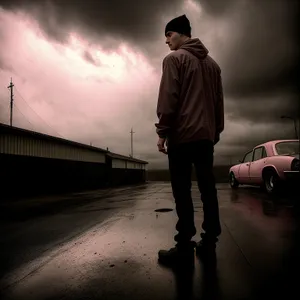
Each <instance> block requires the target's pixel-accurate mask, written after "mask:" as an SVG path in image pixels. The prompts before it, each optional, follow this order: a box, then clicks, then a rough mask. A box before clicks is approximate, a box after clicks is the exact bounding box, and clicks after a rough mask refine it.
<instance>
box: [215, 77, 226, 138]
mask: <svg viewBox="0 0 300 300" xmlns="http://www.w3.org/2000/svg"><path fill="white" fill-rule="evenodd" d="M223 130H224V95H223V85H222V77H221V73H220V74H219V78H218V91H217V103H216V135H220V133H221V132H222V131H223Z"/></svg>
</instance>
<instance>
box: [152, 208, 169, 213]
mask: <svg viewBox="0 0 300 300" xmlns="http://www.w3.org/2000/svg"><path fill="white" fill-rule="evenodd" d="M172 210H173V208H158V209H156V210H155V211H156V212H169V211H172Z"/></svg>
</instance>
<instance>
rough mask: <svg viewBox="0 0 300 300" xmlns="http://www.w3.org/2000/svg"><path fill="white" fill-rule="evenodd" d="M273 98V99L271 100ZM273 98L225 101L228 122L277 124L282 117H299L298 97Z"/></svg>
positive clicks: (259, 97) (283, 96) (285, 95)
mask: <svg viewBox="0 0 300 300" xmlns="http://www.w3.org/2000/svg"><path fill="white" fill-rule="evenodd" d="M273 97H274V98H273ZM273 97H272V96H271V97H270V96H268V97H264V96H259V95H258V96H256V98H251V97H247V98H245V99H244V100H237V99H233V100H227V101H226V108H225V109H226V112H227V116H228V119H229V120H233V121H238V122H242V121H243V120H248V121H249V122H251V123H262V124H263V123H268V122H277V121H278V120H279V119H280V117H281V116H282V115H288V116H291V117H294V118H297V117H299V111H300V110H299V109H300V103H299V97H298V95H295V96H292V95H289V94H281V95H279V96H277V95H275V94H273Z"/></svg>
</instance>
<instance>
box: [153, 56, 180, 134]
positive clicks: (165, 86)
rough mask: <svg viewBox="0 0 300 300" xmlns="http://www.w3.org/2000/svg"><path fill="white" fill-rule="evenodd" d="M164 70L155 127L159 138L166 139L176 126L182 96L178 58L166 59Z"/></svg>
mask: <svg viewBox="0 0 300 300" xmlns="http://www.w3.org/2000/svg"><path fill="white" fill-rule="evenodd" d="M162 69H163V74H162V78H161V82H160V87H159V95H158V102H157V110H156V113H157V117H158V123H155V126H156V133H157V134H158V136H159V137H162V138H166V137H167V136H168V134H169V132H170V130H171V129H172V127H173V124H174V119H175V113H176V111H177V105H178V100H179V94H180V82H179V69H178V64H177V61H176V58H175V57H174V56H172V55H169V56H167V57H165V59H164V60H163V66H162Z"/></svg>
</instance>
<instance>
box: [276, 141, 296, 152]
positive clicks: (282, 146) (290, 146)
mask: <svg viewBox="0 0 300 300" xmlns="http://www.w3.org/2000/svg"><path fill="white" fill-rule="evenodd" d="M275 149H276V152H277V153H278V155H289V154H290V155H291V154H296V153H299V142H298V141H288V142H279V143H276V144H275Z"/></svg>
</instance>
